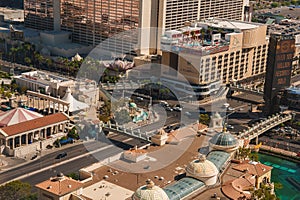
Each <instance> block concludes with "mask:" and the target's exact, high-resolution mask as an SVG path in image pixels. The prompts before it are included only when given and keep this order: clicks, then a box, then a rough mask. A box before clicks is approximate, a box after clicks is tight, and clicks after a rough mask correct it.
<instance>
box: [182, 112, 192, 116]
mask: <svg viewBox="0 0 300 200" xmlns="http://www.w3.org/2000/svg"><path fill="white" fill-rule="evenodd" d="M184 114H185V115H186V116H189V117H190V116H192V114H191V113H190V112H185V113H184Z"/></svg>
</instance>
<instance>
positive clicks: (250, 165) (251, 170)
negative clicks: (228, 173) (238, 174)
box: [233, 160, 273, 177]
mask: <svg viewBox="0 0 300 200" xmlns="http://www.w3.org/2000/svg"><path fill="white" fill-rule="evenodd" d="M272 168H273V167H270V166H267V165H264V164H262V163H260V162H254V161H249V160H247V161H244V162H243V163H242V164H239V165H236V166H234V167H233V169H235V170H238V171H246V172H247V173H248V174H251V175H257V176H259V177H260V176H262V175H264V174H265V173H267V172H269V171H271V170H272Z"/></svg>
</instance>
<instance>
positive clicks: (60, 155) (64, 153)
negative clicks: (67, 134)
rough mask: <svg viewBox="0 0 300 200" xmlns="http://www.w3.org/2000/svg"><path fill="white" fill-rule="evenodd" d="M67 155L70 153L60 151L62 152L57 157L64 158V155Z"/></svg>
mask: <svg viewBox="0 0 300 200" xmlns="http://www.w3.org/2000/svg"><path fill="white" fill-rule="evenodd" d="M67 155H68V154H67V152H63V153H60V154H58V155H57V156H56V159H61V158H64V157H66V156H67Z"/></svg>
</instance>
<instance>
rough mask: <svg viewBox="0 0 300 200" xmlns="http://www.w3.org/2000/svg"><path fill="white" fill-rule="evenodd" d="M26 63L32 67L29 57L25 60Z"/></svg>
mask: <svg viewBox="0 0 300 200" xmlns="http://www.w3.org/2000/svg"><path fill="white" fill-rule="evenodd" d="M24 62H25V63H26V64H27V65H30V64H31V59H30V58H29V57H25V58H24Z"/></svg>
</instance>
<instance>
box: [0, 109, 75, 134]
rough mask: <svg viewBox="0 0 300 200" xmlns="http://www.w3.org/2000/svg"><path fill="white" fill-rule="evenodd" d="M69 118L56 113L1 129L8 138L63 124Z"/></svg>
mask: <svg viewBox="0 0 300 200" xmlns="http://www.w3.org/2000/svg"><path fill="white" fill-rule="evenodd" d="M68 119H69V118H68V117H67V115H65V114H64V113H56V114H52V115H48V116H45V117H40V118H37V119H33V120H29V121H25V122H21V123H18V124H14V125H11V126H7V127H4V128H1V132H2V131H3V132H5V133H6V134H7V135H8V136H12V135H17V134H19V133H24V132H27V131H30V130H34V129H37V128H42V127H44V126H48V125H50V124H55V123H58V122H63V121H66V120H68Z"/></svg>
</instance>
